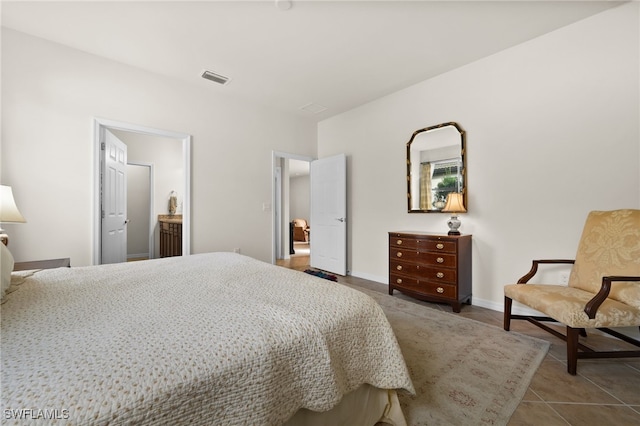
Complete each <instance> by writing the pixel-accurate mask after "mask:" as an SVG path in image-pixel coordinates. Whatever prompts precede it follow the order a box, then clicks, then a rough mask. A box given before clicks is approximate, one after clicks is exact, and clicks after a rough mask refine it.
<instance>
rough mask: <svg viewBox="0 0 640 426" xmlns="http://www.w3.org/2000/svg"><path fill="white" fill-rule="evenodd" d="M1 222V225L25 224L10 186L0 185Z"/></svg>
mask: <svg viewBox="0 0 640 426" xmlns="http://www.w3.org/2000/svg"><path fill="white" fill-rule="evenodd" d="M0 222H1V223H25V222H26V220H24V217H23V216H22V214H21V213H20V210H18V206H16V201H15V200H14V199H13V191H12V190H11V187H10V186H7V185H0Z"/></svg>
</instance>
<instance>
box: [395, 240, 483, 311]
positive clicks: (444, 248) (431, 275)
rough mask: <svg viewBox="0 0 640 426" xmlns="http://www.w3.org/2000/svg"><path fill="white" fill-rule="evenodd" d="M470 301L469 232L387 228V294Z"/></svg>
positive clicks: (455, 308) (454, 302) (456, 306)
mask: <svg viewBox="0 0 640 426" xmlns="http://www.w3.org/2000/svg"><path fill="white" fill-rule="evenodd" d="M393 290H399V291H401V292H403V293H406V294H407V295H409V296H412V297H415V298H416V299H421V300H426V301H430V302H443V303H448V304H450V305H451V307H452V308H453V311H454V312H460V307H461V304H462V303H468V304H471V235H439V234H431V233H425V232H411V231H402V232H389V294H390V295H393Z"/></svg>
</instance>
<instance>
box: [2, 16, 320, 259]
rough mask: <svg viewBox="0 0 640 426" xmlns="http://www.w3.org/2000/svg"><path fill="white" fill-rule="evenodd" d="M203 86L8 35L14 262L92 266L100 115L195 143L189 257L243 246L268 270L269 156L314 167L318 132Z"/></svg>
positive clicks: (5, 109)
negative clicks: (287, 155) (16, 219)
mask: <svg viewBox="0 0 640 426" xmlns="http://www.w3.org/2000/svg"><path fill="white" fill-rule="evenodd" d="M199 71H200V70H194V75H195V74H197V73H198V72H199ZM231 84H235V83H231ZM210 85H211V83H210V82H208V81H206V80H203V79H199V80H198V82H197V83H194V84H190V83H182V82H176V81H173V80H169V79H166V78H164V77H161V76H158V75H155V74H152V73H148V72H144V71H141V70H139V69H137V68H133V67H129V66H126V65H123V64H120V63H117V62H114V61H110V60H107V59H104V58H100V57H97V56H94V55H89V54H86V53H84V52H81V51H78V50H75V49H71V48H67V47H64V46H62V45H59V44H55V43H51V42H48V41H45V40H42V39H39V38H35V37H31V36H28V35H25V34H22V33H19V32H16V31H13V30H7V29H5V28H3V29H2V152H1V155H2V158H1V179H2V183H3V184H8V185H12V186H13V189H14V194H15V197H16V201H17V202H18V206H19V208H20V210H21V212H22V213H23V215H24V216H25V218H26V219H27V221H28V223H26V224H23V225H6V226H5V229H7V231H8V233H9V234H10V236H11V243H10V247H9V248H10V249H11V251H12V253H13V254H14V257H15V258H16V260H17V261H24V260H30V259H45V258H53V257H71V262H72V265H75V266H79V265H88V264H90V263H91V259H92V247H93V241H92V222H93V199H94V196H95V194H94V193H93V170H92V168H93V155H94V152H93V142H92V140H93V128H92V126H93V122H92V120H93V118H94V117H101V118H105V119H111V120H117V121H122V122H128V123H133V124H137V125H140V126H145V127H151V128H157V129H163V130H169V131H174V132H182V133H187V134H191V135H192V136H193V139H192V147H191V151H192V170H191V174H192V176H191V179H192V186H191V188H192V221H191V224H192V235H191V246H192V247H191V250H192V252H193V253H201V252H206V251H214V250H232V249H233V248H235V247H240V248H241V249H242V252H243V253H245V254H247V255H250V256H253V257H256V258H258V259H262V260H266V261H269V260H270V258H271V235H272V223H271V212H270V211H263V209H262V204H263V203H265V202H267V203H270V202H271V179H272V178H271V176H272V173H271V156H272V150H277V151H282V152H292V153H297V154H300V155H306V156H313V157H315V155H316V137H317V135H316V125H315V124H314V123H312V122H311V121H309V120H306V119H302V118H298V117H293V116H290V115H287V114H284V113H281V112H279V111H275V110H271V109H266V108H263V107H260V106H256V105H252V104H249V103H246V102H244V101H242V100H234V99H232V98H231V97H228V96H226V95H225V94H224V90H223V89H224V88H220V90H214V89H211V86H210Z"/></svg>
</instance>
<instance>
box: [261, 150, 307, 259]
mask: <svg viewBox="0 0 640 426" xmlns="http://www.w3.org/2000/svg"><path fill="white" fill-rule="evenodd" d="M312 160H313V158H311V157H306V156H301V155H296V154H290V153H285V152H276V151H274V152H273V155H272V163H273V170H274V183H273V201H272V205H273V208H272V213H273V215H272V219H273V222H272V223H273V248H272V256H271V258H272V259H271V263H273V264H277V263H278V262H281V261H286V262H289V261H290V260H291V259H292V257H293V258H298V259H296V262H297V263H298V264H301V263H304V262H305V259H304V254H303V252H304V251H307V250H310V244H309V243H310V241H306V242H304V241H298V243H300V244H296V241H295V240H294V236H293V230H292V229H291V227H290V226H291V225H290V224H291V221H292V220H293V219H296V218H301V219H305V220H306V221H307V222H310V217H309V208H310V205H309V194H310V187H309V166H310V164H311V161H312ZM309 225H310V224H309ZM305 243H306V244H305ZM296 246H298V254H300V255H302V256H296ZM307 256H308V254H307ZM306 263H307V264H308V257H307V259H306ZM302 266H304V265H302ZM302 266H301V267H302Z"/></svg>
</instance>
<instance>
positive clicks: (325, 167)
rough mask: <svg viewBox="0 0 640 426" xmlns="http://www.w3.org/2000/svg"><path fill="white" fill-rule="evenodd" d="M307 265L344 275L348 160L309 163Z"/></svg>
mask: <svg viewBox="0 0 640 426" xmlns="http://www.w3.org/2000/svg"><path fill="white" fill-rule="evenodd" d="M310 173H311V177H310V181H311V195H310V197H311V212H310V216H311V217H310V219H311V220H310V222H311V224H310V227H311V234H310V244H311V258H310V266H311V267H313V268H317V269H321V270H323V271H328V272H333V273H335V274H339V275H346V274H347V159H346V157H345V155H344V154H340V155H337V156H335V157H329V158H323V159H320V160H315V161H312V162H311V172H310Z"/></svg>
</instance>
